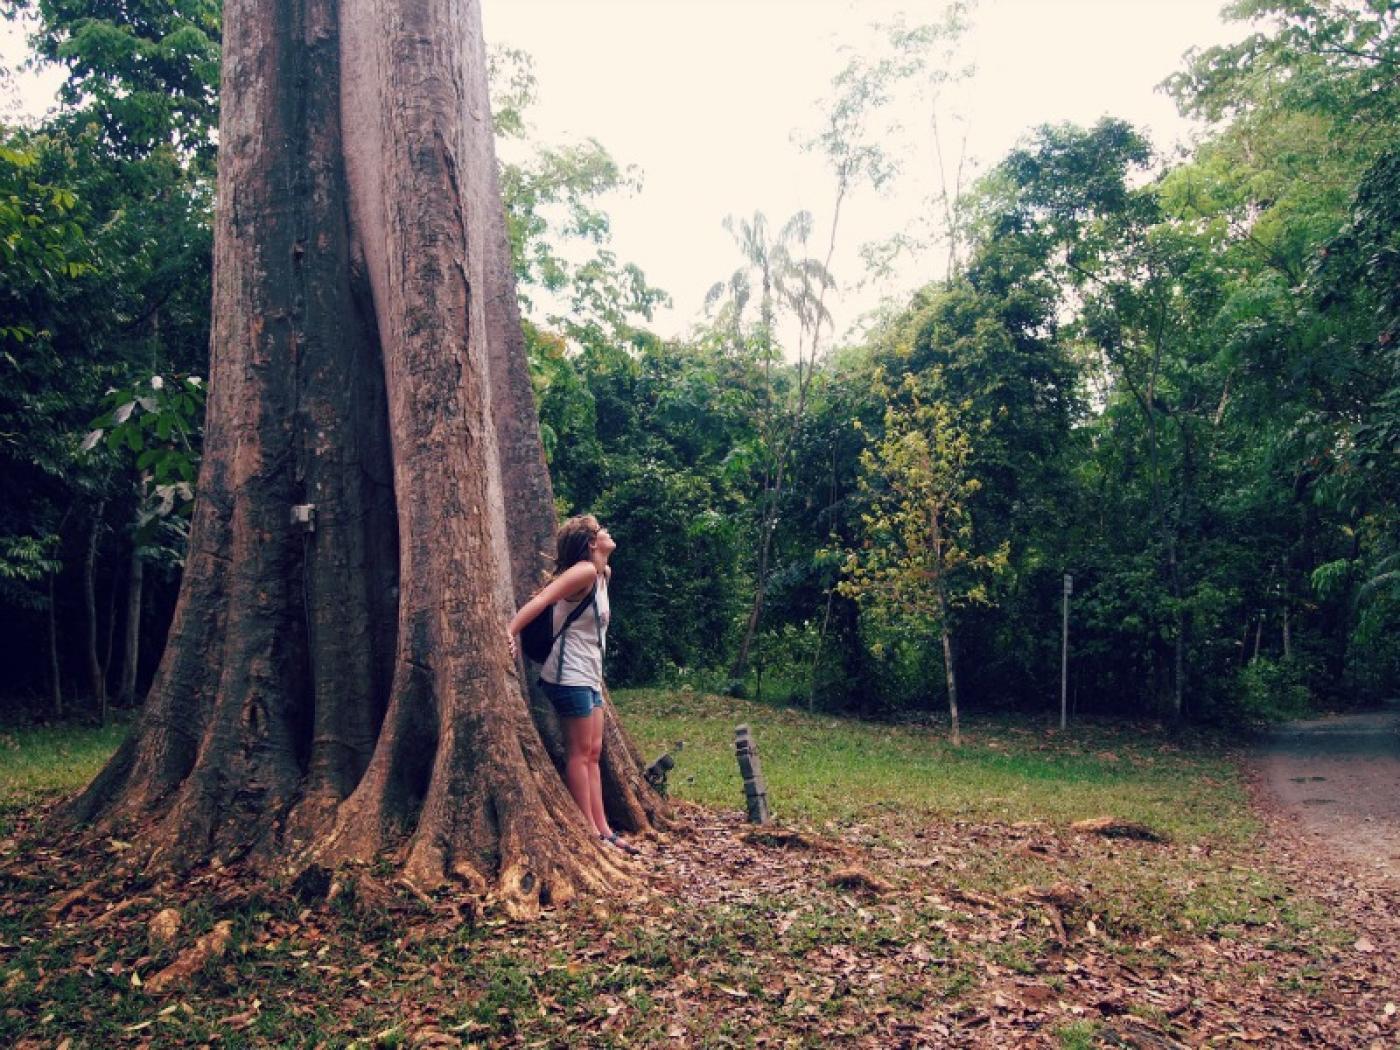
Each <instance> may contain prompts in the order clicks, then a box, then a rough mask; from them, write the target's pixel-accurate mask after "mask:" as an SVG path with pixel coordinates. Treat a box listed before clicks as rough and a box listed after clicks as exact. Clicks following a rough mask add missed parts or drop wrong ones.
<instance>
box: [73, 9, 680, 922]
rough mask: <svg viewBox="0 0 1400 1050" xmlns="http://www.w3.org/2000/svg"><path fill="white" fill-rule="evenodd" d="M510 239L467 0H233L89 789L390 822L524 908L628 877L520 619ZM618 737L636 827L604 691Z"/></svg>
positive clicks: (243, 824)
mask: <svg viewBox="0 0 1400 1050" xmlns="http://www.w3.org/2000/svg"><path fill="white" fill-rule="evenodd" d="M505 252H506V245H505V226H504V216H503V212H502V207H501V202H500V198H499V193H498V191H497V187H496V170H495V156H494V144H493V142H492V128H491V120H490V111H489V103H488V99H487V94H486V80H485V59H484V49H483V43H482V39H481V30H480V14H479V11H478V9H477V6H476V4H475V2H473V0H397V2H394V0H340V2H339V3H337V2H336V0H231V2H230V3H228V4H227V5H226V6H225V8H224V72H223V111H222V121H221V126H220V156H219V198H218V207H217V211H216V227H215V258H214V265H215V271H214V273H215V276H214V329H213V335H212V368H211V383H210V401H209V422H208V426H207V429H206V437H205V457H204V463H203V466H202V469H201V475H200V493H199V503H198V506H197V508H196V512H195V519H194V522H193V526H192V530H191V536H190V551H189V557H188V562H187V567H186V574H185V579H184V583H183V586H182V589H181V595H180V601H179V604H178V606H177V609H176V613H175V619H174V623H173V624H172V627H171V632H170V641H169V643H168V645H167V648H166V652H165V655H164V657H163V659H162V661H161V666H160V669H159V671H158V672H157V675H156V680H155V682H154V684H153V686H152V690H151V694H150V696H149V698H148V700H147V704H146V707H145V711H144V715H143V718H142V721H141V724H140V726H139V727H138V729H137V730H136V732H135V733H134V734H133V736H132V738H131V739H130V740H129V741H128V743H127V744H126V745H125V746H124V747H123V749H122V750H121V751H120V752H119V753H118V755H117V756H116V757H115V758H114V759H113V761H112V763H111V764H110V765H109V766H108V768H107V769H106V770H105V771H104V772H103V773H102V774H100V775H99V777H98V779H97V780H96V781H95V782H94V783H93V785H91V786H90V787H89V789H88V790H87V792H85V794H84V795H83V796H81V797H80V798H78V799H77V800H75V802H74V803H73V804H72V805H71V806H70V807H69V810H68V813H69V816H70V817H73V818H85V817H96V818H98V823H99V826H102V825H103V824H104V823H105V822H110V821H112V820H115V819H118V818H122V817H130V818H135V819H139V820H144V821H147V822H149V823H150V824H151V825H152V829H151V832H150V834H149V835H148V836H147V837H146V839H145V841H147V842H149V843H150V844H151V846H152V847H153V852H154V854H155V856H154V858H153V859H155V860H156V861H157V862H163V863H169V864H175V865H180V866H183V865H187V864H190V863H195V862H198V861H200V860H203V859H206V858H208V857H211V856H218V857H221V858H225V859H228V858H238V857H247V858H249V859H250V860H254V861H256V860H262V859H266V858H270V857H273V856H282V855H285V854H287V853H289V852H290V853H293V854H294V855H297V856H301V857H317V858H320V859H323V860H327V861H338V860H351V861H363V860H368V859H371V858H373V857H375V856H376V855H379V854H381V853H382V852H384V851H389V852H390V854H391V855H392V856H393V857H394V858H395V859H397V860H398V861H399V862H400V863H401V864H402V865H403V866H404V869H405V874H406V875H407V876H408V877H409V878H410V879H412V880H413V881H414V882H415V883H417V884H418V885H420V886H430V885H433V884H436V883H439V882H441V881H443V880H444V879H448V878H453V879H456V880H459V881H460V882H462V883H464V884H465V885H466V886H468V887H469V888H471V889H473V890H476V891H483V892H485V891H493V892H495V893H498V894H499V896H500V897H501V899H502V900H503V901H504V902H505V904H506V905H507V907H509V908H510V909H511V910H512V911H514V912H516V913H521V914H528V913H530V912H532V911H533V910H534V909H535V908H537V907H538V906H539V905H540V904H541V903H547V902H550V901H560V900H564V899H567V898H568V897H570V896H571V895H573V894H574V893H576V892H578V891H579V890H584V889H590V890H601V889H604V888H606V887H607V886H608V885H609V884H611V883H613V882H615V881H616V880H619V879H625V874H624V873H623V872H622V870H621V869H620V868H619V867H618V866H617V855H616V854H615V853H613V852H608V851H605V850H604V849H603V847H602V846H601V845H600V844H599V843H598V841H597V839H596V837H595V836H594V835H593V834H592V832H591V829H590V828H589V826H588V825H587V824H586V822H585V820H584V818H583V815H582V814H581V813H580V812H579V811H578V809H577V807H576V806H575V804H574V802H573V800H572V799H571V798H570V797H569V795H568V793H567V792H566V791H565V789H564V786H563V783H562V782H561V780H560V778H559V776H558V774H557V771H556V768H555V765H554V762H553V761H552V760H551V755H550V752H549V749H548V748H547V747H546V746H545V743H544V741H543V740H542V738H541V732H540V728H539V726H537V723H536V719H535V718H532V708H531V705H530V703H529V701H528V699H527V695H526V690H525V689H524V688H523V687H522V682H521V679H520V676H519V674H518V669H517V668H516V667H513V666H512V665H511V662H510V656H509V651H508V649H507V646H506V645H505V624H506V622H507V620H508V619H509V616H510V614H511V612H512V611H513V609H514V606H515V602H516V600H517V599H518V598H519V597H520V596H521V595H523V594H525V593H527V592H528V590H529V589H530V588H531V587H532V586H533V585H534V583H535V582H536V581H537V579H538V577H539V573H540V570H541V569H542V567H543V562H542V560H541V557H540V551H541V548H542V547H544V546H546V545H547V543H548V539H549V536H550V535H551V534H552V531H553V525H554V517H553V500H552V496H551V493H550V488H549V479H548V475H547V474H546V472H545V469H544V462H543V456H542V451H541V446H540V441H539V433H538V424H537V422H536V417H535V409H534V404H533V400H532V397H531V393H530V388H529V381H528V376H527V374H526V371H525V368H526V366H525V361H524V358H523V344H522V341H521V338H520V334H519V331H518V327H519V322H518V317H517V316H516V313H515V305H514V288H513V285H512V283H511V273H510V265H509V259H508V256H506V255H505ZM305 504H311V505H313V506H314V508H315V511H314V529H312V530H305V529H304V528H303V527H302V526H299V525H295V524H291V516H292V508H293V507H295V506H298V505H305ZM610 713H611V712H610ZM542 721H544V728H545V729H546V732H547V735H548V733H549V732H550V731H551V730H552V721H549V720H543V719H542ZM606 752H607V770H608V776H607V777H606V778H605V779H606V781H607V786H608V789H609V797H608V804H609V808H610V810H612V811H614V812H616V813H618V814H619V817H620V823H622V825H623V826H625V827H629V828H631V829H633V830H644V829H646V828H647V827H648V826H649V824H650V819H649V818H650V816H651V815H652V814H654V813H656V811H657V806H658V803H657V801H656V800H655V798H654V797H651V796H649V789H648V788H646V786H645V784H644V783H643V782H642V781H641V778H640V775H639V769H638V768H637V766H638V764H637V761H636V755H635V751H634V750H633V749H631V748H630V747H629V746H628V744H627V742H626V740H625V738H624V737H623V735H622V732H621V729H620V727H618V726H617V724H616V721H615V719H612V720H610V723H609V733H608V738H607V743H606Z"/></svg>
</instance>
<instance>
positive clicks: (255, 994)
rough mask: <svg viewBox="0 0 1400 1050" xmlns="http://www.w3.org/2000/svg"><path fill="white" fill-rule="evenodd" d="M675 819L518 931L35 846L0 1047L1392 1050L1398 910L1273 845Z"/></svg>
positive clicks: (396, 899)
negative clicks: (589, 890) (625, 875)
mask: <svg viewBox="0 0 1400 1050" xmlns="http://www.w3.org/2000/svg"><path fill="white" fill-rule="evenodd" d="M40 815H41V814H40V811H39V810H37V809H36V810H35V811H33V812H32V813H30V814H28V815H27V818H26V820H27V822H28V827H30V828H32V826H33V821H34V820H36V819H37V818H38V817H39V816H40ZM676 816H677V820H676V828H675V830H674V831H673V832H672V833H670V834H668V835H667V836H666V837H665V838H664V839H656V840H651V841H646V840H641V841H640V845H641V849H642V851H643V854H642V856H641V857H640V858H639V859H638V861H637V862H636V867H637V869H638V872H639V875H640V877H641V879H642V882H643V885H644V886H645V889H644V890H643V891H642V892H640V893H637V894H635V895H632V896H629V897H627V898H625V899H607V898H599V899H594V900H585V901H581V902H578V903H576V904H574V905H572V906H570V907H568V908H564V909H558V910H553V911H547V912H546V913H545V914H544V916H543V917H541V918H540V919H539V920H537V921H535V922H529V923H522V922H517V921H515V920H512V919H510V918H509V917H508V916H506V915H504V914H498V913H496V912H493V911H492V910H491V909H489V908H487V909H482V908H480V907H479V905H478V903H477V902H474V901H471V900H468V899H464V898H456V899H454V898H452V897H450V896H442V895H437V896H433V895H428V894H424V893H421V892H420V891H418V890H417V889H416V888H414V887H411V886H406V885H404V884H403V883H402V882H401V881H395V880H394V879H393V878H392V877H391V876H390V877H384V878H380V877H376V875H375V873H374V871H373V870H368V869H348V870H341V871H338V872H336V873H334V885H335V886H336V887H337V889H336V892H335V893H333V894H332V893H330V892H329V891H327V892H325V893H322V892H320V891H319V890H318V892H316V893H311V894H308V893H307V892H306V887H305V885H304V884H297V883H296V882H295V880H293V881H291V882H288V883H287V884H285V885H281V884H278V883H276V882H275V881H274V882H269V881H267V880H266V879H265V878H260V877H257V876H254V875H252V874H251V873H247V872H243V871H241V870H240V869H238V868H237V867H236V866H231V867H228V868H218V869H208V870H205V871H203V872H200V873H197V874H196V875H194V876H193V877H190V878H185V879H183V880H178V881H177V880H169V881H153V880H151V879H149V878H147V877H145V876H143V875H141V874H139V873H132V872H127V871H123V870H122V869H121V868H120V867H119V866H118V864H117V863H116V860H117V858H116V857H113V858H111V861H112V862H111V863H110V864H109V865H108V866H107V867H106V868H105V869H103V868H102V866H101V865H98V864H95V863H94V861H93V859H92V858H91V857H90V856H83V855H80V854H78V855H75V854H72V853H67V852H65V851H64V849H63V848H62V847H61V845H57V844H47V845H46V844H44V843H43V842H42V841H41V840H37V839H32V838H31V839H29V841H28V843H27V844H26V845H25V846H24V848H21V849H17V850H16V851H15V852H13V853H12V854H10V855H9V856H8V857H7V858H6V859H5V862H4V864H3V866H2V867H0V887H3V896H0V989H3V992H0V1042H3V1043H7V1044H10V1045H14V1046H16V1047H17V1048H22V1050H37V1048H39V1047H54V1046H58V1045H62V1044H63V1043H64V1042H65V1041H67V1043H68V1045H69V1047H70V1050H77V1048H79V1047H83V1046H132V1047H164V1046H170V1047H174V1046H210V1047H216V1046H234V1045H238V1046H282V1045H289V1044H297V1045H308V1046H317V1045H322V1046H328V1047H329V1046H346V1045H356V1046H360V1047H365V1048H369V1047H375V1046H412V1047H468V1046H477V1047H487V1046H491V1047H495V1046H522V1047H524V1046H541V1047H543V1046H584V1045H586V1046H668V1047H678V1046H826V1045H840V1046H857V1047H881V1048H883V1047H920V1046H930V1047H932V1046H972V1047H1005V1046H1026V1047H1059V1046H1062V1045H1065V1044H1066V1043H1067V1042H1069V1040H1070V1039H1071V1037H1073V1038H1081V1037H1082V1038H1081V1042H1080V1044H1079V1045H1096V1046H1123V1047H1144V1048H1152V1047H1183V1046H1184V1047H1195V1046H1255V1045H1257V1046H1270V1047H1274V1046H1357V1047H1376V1046H1387V1047H1389V1046H1395V1045H1396V1042H1397V1036H1400V1024H1397V1020H1398V1019H1397V1016H1396V1013H1397V1011H1396V1002H1397V1001H1400V951H1397V948H1398V947H1400V937H1397V932H1400V930H1398V929H1397V925H1398V924H1400V920H1397V916H1400V909H1397V904H1400V893H1398V892H1397V890H1396V888H1395V887H1393V886H1389V885H1382V884H1375V883H1371V882H1366V881H1364V880H1363V879H1362V878H1361V877H1359V876H1357V875H1353V874H1350V873H1348V871H1347V870H1346V869H1345V868H1343V867H1340V866H1338V865H1336V864H1332V863H1323V862H1322V860H1323V858H1319V857H1318V856H1317V855H1316V854H1315V853H1313V852H1309V851H1310V849H1312V847H1311V844H1310V843H1309V842H1308V841H1306V840H1305V839H1304V838H1303V837H1302V836H1300V835H1297V834H1294V833H1293V832H1292V830H1291V829H1290V827H1289V826H1288V825H1287V823H1286V822H1284V821H1282V818H1277V817H1269V818H1268V819H1269V824H1268V827H1267V832H1266V833H1265V834H1262V835H1261V836H1259V838H1258V840H1257V841H1254V842H1250V843H1245V844H1242V845H1230V844H1210V843H1206V844H1201V843H1190V844H1187V843H1172V842H1154V841H1150V840H1141V839H1138V838H1134V837H1128V838H1109V839H1105V838H1103V837H1101V836H1098V835H1084V834H1081V833H1077V832H1075V831H1073V830H1072V829H1071V828H1068V827H1063V828H1060V827H1053V826H1050V825H1044V824H1037V823H1033V822H1032V823H1020V824H989V823H970V822H959V821H936V820H931V819H928V818H927V817H920V816H918V815H917V814H899V813H890V812H887V811H882V812H878V813H874V814H872V816H871V817H870V819H869V820H865V821H856V822H850V823H847V824H844V825H841V826H825V827H823V828H822V829H820V830H817V829H812V828H800V827H785V826H782V825H778V826H773V827H768V828H763V829H754V828H751V827H750V826H749V825H747V824H746V823H745V822H744V821H743V819H742V817H741V816H740V815H739V814H738V813H734V812H719V811H714V810H708V809H703V808H701V807H698V806H694V805H689V804H685V803H677V804H676ZM22 823H23V822H22ZM20 830H21V837H22V838H23V833H24V831H25V828H21V829H20ZM95 872H96V873H97V877H96V878H94V877H93V875H94V873H95ZM327 885H328V886H329V885H330V883H327ZM74 887H77V888H76V889H75V888H74ZM308 901H309V902H310V903H308ZM173 916H178V921H176V919H175V918H174V917H173ZM1084 1038H1087V1039H1088V1040H1089V1042H1088V1043H1087V1044H1085V1043H1084V1042H1083V1039H1084Z"/></svg>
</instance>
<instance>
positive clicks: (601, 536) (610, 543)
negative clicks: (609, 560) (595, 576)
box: [588, 527, 617, 554]
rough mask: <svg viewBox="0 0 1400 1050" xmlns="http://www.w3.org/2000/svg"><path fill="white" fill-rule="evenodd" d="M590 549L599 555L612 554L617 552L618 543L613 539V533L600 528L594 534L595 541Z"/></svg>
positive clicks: (589, 546) (591, 543) (590, 544)
mask: <svg viewBox="0 0 1400 1050" xmlns="http://www.w3.org/2000/svg"><path fill="white" fill-rule="evenodd" d="M588 549H589V550H591V551H597V552H598V553H599V554H611V553H612V552H613V551H615V550H617V543H616V542H614V540H613V538H612V533H610V532H608V530H607V529H605V528H601V527H600V528H599V529H598V531H597V532H595V533H594V534H593V540H592V542H590V543H589V544H588Z"/></svg>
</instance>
